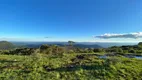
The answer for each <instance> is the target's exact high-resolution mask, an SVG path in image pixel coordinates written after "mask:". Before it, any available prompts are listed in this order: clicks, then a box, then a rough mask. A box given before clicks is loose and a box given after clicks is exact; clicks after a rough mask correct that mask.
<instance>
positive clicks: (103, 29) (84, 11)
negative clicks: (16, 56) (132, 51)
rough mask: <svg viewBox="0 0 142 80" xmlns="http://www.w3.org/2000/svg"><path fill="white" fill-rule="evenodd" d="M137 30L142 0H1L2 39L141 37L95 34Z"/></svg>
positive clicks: (141, 28) (141, 25)
mask: <svg viewBox="0 0 142 80" xmlns="http://www.w3.org/2000/svg"><path fill="white" fill-rule="evenodd" d="M135 32H142V0H1V1H0V40H9V41H10V40H11V41H68V40H74V41H91V42H93V41H94V42H95V41H141V40H142V39H131V38H130V39H129V38H114V39H99V38H94V37H93V36H100V35H103V34H105V33H114V34H129V33H135ZM45 37H49V38H45Z"/></svg>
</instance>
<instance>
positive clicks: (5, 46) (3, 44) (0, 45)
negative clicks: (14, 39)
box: [0, 41, 15, 50]
mask: <svg viewBox="0 0 142 80" xmlns="http://www.w3.org/2000/svg"><path fill="white" fill-rule="evenodd" d="M14 48H15V45H13V44H12V43H10V42H7V41H0V50H10V49H14Z"/></svg>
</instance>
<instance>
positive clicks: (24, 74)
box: [0, 54, 142, 80]
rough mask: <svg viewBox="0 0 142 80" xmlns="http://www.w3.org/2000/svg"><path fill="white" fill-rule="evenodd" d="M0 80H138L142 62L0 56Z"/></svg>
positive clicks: (141, 76)
mask: <svg viewBox="0 0 142 80" xmlns="http://www.w3.org/2000/svg"><path fill="white" fill-rule="evenodd" d="M0 80H142V60H137V59H129V58H124V57H109V58H108V59H99V58H98V57H97V56H95V55H91V54H89V55H87V54H78V55H77V54H64V55H63V56H53V55H41V54H33V55H31V56H20V55H19V56H18V55H0Z"/></svg>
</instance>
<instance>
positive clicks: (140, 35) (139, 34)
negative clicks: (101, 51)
mask: <svg viewBox="0 0 142 80" xmlns="http://www.w3.org/2000/svg"><path fill="white" fill-rule="evenodd" d="M95 37H96V38H102V39H110V38H131V39H137V38H142V32H135V33H124V34H113V33H112V34H109V33H106V34H103V35H99V36H95Z"/></svg>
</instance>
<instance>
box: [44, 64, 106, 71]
mask: <svg viewBox="0 0 142 80" xmlns="http://www.w3.org/2000/svg"><path fill="white" fill-rule="evenodd" d="M107 68H108V67H107V66H103V65H70V66H66V67H59V68H55V69H53V68H49V67H48V66H46V67H45V66H44V69H46V70H47V71H58V72H66V71H77V70H80V69H83V70H103V69H107Z"/></svg>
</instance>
